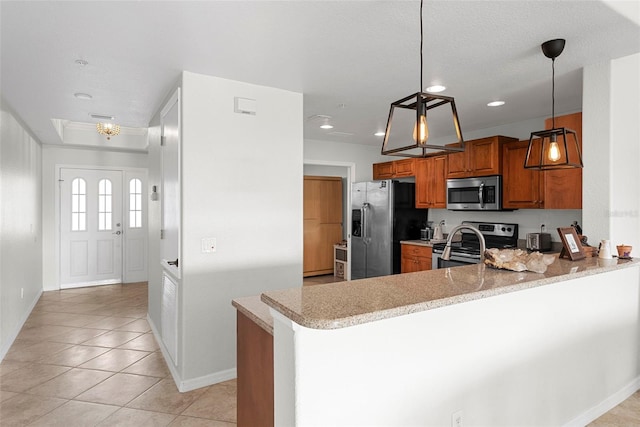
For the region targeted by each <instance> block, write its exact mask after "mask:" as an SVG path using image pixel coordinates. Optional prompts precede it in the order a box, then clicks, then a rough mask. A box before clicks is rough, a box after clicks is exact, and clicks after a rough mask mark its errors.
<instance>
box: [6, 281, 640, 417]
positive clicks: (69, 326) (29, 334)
mask: <svg viewBox="0 0 640 427" xmlns="http://www.w3.org/2000/svg"><path fill="white" fill-rule="evenodd" d="M335 281H341V279H338V278H335V277H333V275H327V276H318V277H310V278H306V279H304V285H305V286H306V285H314V284H322V283H331V282H335ZM146 315H147V284H146V283H132V284H127V285H111V286H100V287H93V288H80V289H68V290H63V291H52V292H45V293H44V294H43V295H42V297H41V298H40V300H39V301H38V303H37V305H36V307H35V308H34V310H33V312H32V313H31V315H30V316H29V318H28V319H27V322H26V323H25V325H24V327H23V329H22V331H21V332H20V334H19V336H18V338H17V339H16V341H15V342H14V344H13V346H12V347H11V349H10V350H9V352H8V353H7V355H6V357H5V358H4V360H3V361H2V363H0V426H3V427H4V426H7V427H9V426H11V427H14V426H16V427H17V426H58V425H59V426H65V427H84V426H132V427H134V426H135V427H139V426H174V427H175V426H183V427H225V426H227V427H228V426H235V425H236V410H237V409H236V382H235V380H232V381H227V382H224V383H220V384H216V385H212V386H209V387H204V388H201V389H198V390H193V391H190V392H187V393H180V392H178V390H177V388H176V386H175V384H174V382H173V379H172V378H171V374H170V373H169V370H168V368H167V365H166V364H165V361H164V358H163V357H162V354H161V353H160V351H159V348H158V345H157V343H156V341H155V339H154V337H153V334H151V332H150V327H149V324H148V323H147V321H146ZM589 426H592V427H614V426H615V427H618V426H624V427H626V426H640V391H638V392H636V393H635V394H634V395H633V396H631V397H630V398H629V399H627V400H626V401H624V402H623V403H621V404H620V405H618V406H616V407H615V408H613V409H612V410H611V411H609V412H607V413H606V414H605V415H603V416H602V417H600V418H598V419H597V420H595V421H594V422H593V423H591V424H589Z"/></svg>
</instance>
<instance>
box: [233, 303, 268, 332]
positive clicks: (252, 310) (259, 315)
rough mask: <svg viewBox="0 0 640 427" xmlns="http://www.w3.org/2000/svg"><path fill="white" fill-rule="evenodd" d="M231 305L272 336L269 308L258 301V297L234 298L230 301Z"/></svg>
mask: <svg viewBox="0 0 640 427" xmlns="http://www.w3.org/2000/svg"><path fill="white" fill-rule="evenodd" d="M231 305H233V306H234V307H235V308H236V309H237V310H238V311H239V312H241V313H242V314H244V315H245V316H247V317H248V318H249V319H250V320H252V321H253V322H254V323H255V324H257V325H258V326H260V327H261V328H262V329H264V330H265V331H266V332H268V333H269V334H270V335H273V317H272V316H271V313H270V312H269V306H268V305H267V304H265V303H264V302H262V301H261V300H260V295H255V296H250V297H242V298H235V299H233V300H232V301H231Z"/></svg>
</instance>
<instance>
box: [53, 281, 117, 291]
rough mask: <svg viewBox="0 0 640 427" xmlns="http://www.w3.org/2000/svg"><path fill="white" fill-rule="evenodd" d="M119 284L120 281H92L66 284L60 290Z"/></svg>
mask: <svg viewBox="0 0 640 427" xmlns="http://www.w3.org/2000/svg"><path fill="white" fill-rule="evenodd" d="M120 283H122V279H109V280H94V281H92V282H79V283H68V284H65V285H60V289H61V290H64V289H75V288H86V287H88V286H107V285H118V284H120Z"/></svg>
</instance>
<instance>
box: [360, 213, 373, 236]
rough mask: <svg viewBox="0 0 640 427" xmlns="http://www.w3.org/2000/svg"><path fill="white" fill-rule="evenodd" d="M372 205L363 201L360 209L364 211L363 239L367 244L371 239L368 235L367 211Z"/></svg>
mask: <svg viewBox="0 0 640 427" xmlns="http://www.w3.org/2000/svg"><path fill="white" fill-rule="evenodd" d="M370 206H371V205H369V203H363V204H362V208H361V209H360V211H361V212H362V216H361V218H362V241H363V242H364V243H365V244H367V243H369V241H370V240H371V239H370V238H369V237H368V236H367V222H368V220H367V211H368V210H369V207H370Z"/></svg>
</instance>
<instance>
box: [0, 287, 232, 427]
mask: <svg viewBox="0 0 640 427" xmlns="http://www.w3.org/2000/svg"><path fill="white" fill-rule="evenodd" d="M146 316H147V284H146V283H131V284H126V285H110V286H99V287H92V288H80V289H67V290H63V291H52V292H45V293H43V294H42V297H40V300H39V301H38V303H37V304H36V306H35V308H34V310H33V312H32V313H31V315H30V316H29V318H28V319H27V322H26V323H25V325H24V327H23V328H22V331H21V332H20V334H19V335H18V337H17V339H16V340H15V342H14V344H13V346H12V347H11V348H10V349H9V352H8V353H7V355H6V357H5V358H4V360H3V361H2V363H0V426H3V427H4V426H7V427H9V426H11V427H14V426H58V425H60V426H65V427H83V426H132V427H133V426H135V427H138V426H185V427H192V426H202V427H224V426H235V425H236V382H235V380H232V381H227V382H224V383H221V384H216V385H213V386H209V387H204V388H201V389H198V390H194V391H191V392H188V393H180V392H178V390H177V388H176V386H175V383H174V382H173V379H172V378H171V374H170V373H169V370H168V368H167V365H166V363H165V361H164V358H163V357H162V353H160V351H159V347H158V344H157V343H156V341H155V339H154V337H153V334H152V333H151V328H150V327H149V324H148V323H147V320H146Z"/></svg>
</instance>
